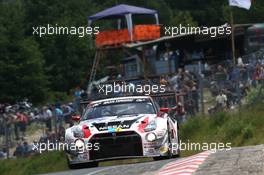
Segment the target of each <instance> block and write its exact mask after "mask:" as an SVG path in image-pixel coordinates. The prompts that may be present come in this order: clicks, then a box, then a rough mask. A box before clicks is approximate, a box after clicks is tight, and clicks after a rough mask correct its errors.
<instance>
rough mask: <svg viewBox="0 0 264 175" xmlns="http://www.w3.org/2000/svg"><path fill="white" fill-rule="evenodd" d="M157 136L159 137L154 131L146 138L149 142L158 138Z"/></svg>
mask: <svg viewBox="0 0 264 175" xmlns="http://www.w3.org/2000/svg"><path fill="white" fill-rule="evenodd" d="M156 138H157V136H156V134H154V133H152V132H151V133H148V134H147V135H146V140H147V141H149V142H153V141H154V140H156Z"/></svg>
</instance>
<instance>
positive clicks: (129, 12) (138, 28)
mask: <svg viewBox="0 0 264 175" xmlns="http://www.w3.org/2000/svg"><path fill="white" fill-rule="evenodd" d="M136 15H149V16H154V17H155V20H156V23H155V24H148V25H147V24H144V25H136V24H133V20H132V19H133V16H136ZM102 19H107V20H108V19H116V20H117V22H118V30H107V31H100V32H99V33H98V34H97V35H96V40H95V43H96V47H97V48H99V47H103V46H120V45H122V44H124V43H129V42H137V41H147V40H153V39H157V38H159V37H160V26H159V20H158V13H157V11H156V10H152V9H146V8H142V7H136V6H131V5H126V4H120V5H117V6H114V7H111V8H109V9H106V10H103V11H101V12H98V13H97V14H94V15H92V16H90V17H89V20H88V23H89V25H91V24H92V23H93V22H94V21H96V20H102ZM124 19H125V21H124V24H125V23H126V25H127V28H126V29H120V28H121V21H122V20H124Z"/></svg>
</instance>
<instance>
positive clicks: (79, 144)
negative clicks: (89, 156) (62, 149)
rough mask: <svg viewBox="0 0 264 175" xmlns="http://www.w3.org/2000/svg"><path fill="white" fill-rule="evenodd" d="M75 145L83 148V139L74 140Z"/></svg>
mask: <svg viewBox="0 0 264 175" xmlns="http://www.w3.org/2000/svg"><path fill="white" fill-rule="evenodd" d="M75 146H76V147H77V148H78V149H80V148H83V147H84V141H83V140H81V139H77V140H76V141H75Z"/></svg>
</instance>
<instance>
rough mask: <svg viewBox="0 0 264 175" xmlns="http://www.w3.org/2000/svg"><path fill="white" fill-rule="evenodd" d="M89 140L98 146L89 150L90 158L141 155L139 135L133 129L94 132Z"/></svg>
mask: <svg viewBox="0 0 264 175" xmlns="http://www.w3.org/2000/svg"><path fill="white" fill-rule="evenodd" d="M90 142H91V143H92V144H95V143H99V148H100V149H99V150H97V151H95V150H92V151H91V152H90V158H91V159H92V160H95V159H103V158H110V157H126V156H142V155H143V151H142V141H141V137H140V136H139V135H138V134H137V133H136V132H134V131H126V132H116V133H102V134H95V135H94V136H93V137H92V138H91V140H90Z"/></svg>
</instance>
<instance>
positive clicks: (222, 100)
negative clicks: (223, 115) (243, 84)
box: [216, 91, 227, 108]
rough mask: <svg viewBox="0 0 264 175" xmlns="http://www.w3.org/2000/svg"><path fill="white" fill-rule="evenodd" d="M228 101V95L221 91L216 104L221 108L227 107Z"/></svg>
mask: <svg viewBox="0 0 264 175" xmlns="http://www.w3.org/2000/svg"><path fill="white" fill-rule="evenodd" d="M226 103H227V97H226V95H225V94H224V93H223V92H222V91H220V93H219V95H217V97H216V105H217V106H218V107H220V108H225V107H226Z"/></svg>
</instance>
